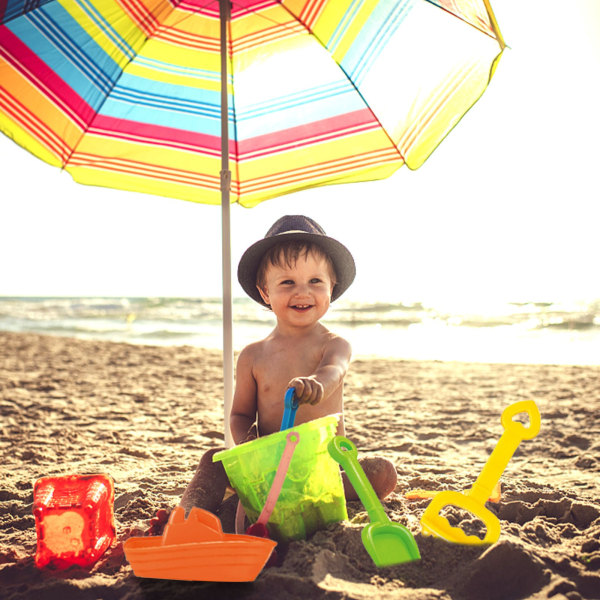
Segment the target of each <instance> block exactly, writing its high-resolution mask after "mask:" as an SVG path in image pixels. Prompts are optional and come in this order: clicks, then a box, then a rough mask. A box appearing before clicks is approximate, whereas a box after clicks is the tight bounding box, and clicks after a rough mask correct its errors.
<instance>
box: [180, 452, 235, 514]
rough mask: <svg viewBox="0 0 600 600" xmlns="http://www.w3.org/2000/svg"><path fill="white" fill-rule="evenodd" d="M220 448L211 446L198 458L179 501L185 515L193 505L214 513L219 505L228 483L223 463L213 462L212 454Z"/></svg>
mask: <svg viewBox="0 0 600 600" xmlns="http://www.w3.org/2000/svg"><path fill="white" fill-rule="evenodd" d="M221 450H223V448H212V449H211V450H208V451H207V452H206V453H205V454H204V456H203V457H202V458H201V459H200V464H199V465H198V468H197V469H196V472H195V473H194V476H193V477H192V480H191V481H190V482H189V483H188V486H187V488H186V489H185V492H183V496H182V497H181V500H180V502H179V506H181V507H183V509H184V510H185V514H186V515H187V514H189V512H190V510H191V509H192V508H193V507H194V506H195V507H197V508H203V509H204V510H208V511H210V512H213V513H214V512H216V510H217V508H219V506H220V505H221V502H222V501H223V497H224V496H225V490H226V488H227V486H228V485H229V479H228V478H227V474H226V473H225V469H224V468H223V463H222V462H220V461H218V462H213V456H214V455H215V454H216V453H217V452H220V451H221Z"/></svg>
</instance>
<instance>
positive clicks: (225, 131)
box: [219, 0, 233, 448]
mask: <svg viewBox="0 0 600 600" xmlns="http://www.w3.org/2000/svg"><path fill="white" fill-rule="evenodd" d="M219 14H220V22H221V230H222V231H221V240H222V241H221V243H222V248H221V252H222V262H223V265H222V268H223V385H224V424H223V426H224V434H225V446H226V447H227V448H231V446H233V439H232V437H231V430H230V428H229V415H230V413H231V405H232V403H233V310H232V299H231V206H230V199H229V192H230V189H231V171H230V170H229V119H228V113H229V107H228V101H227V58H228V57H227V26H228V24H229V16H230V7H229V0H220V2H219Z"/></svg>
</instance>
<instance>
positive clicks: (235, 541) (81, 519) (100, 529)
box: [33, 390, 541, 581]
mask: <svg viewBox="0 0 600 600" xmlns="http://www.w3.org/2000/svg"><path fill="white" fill-rule="evenodd" d="M297 408H298V404H297V402H296V401H295V398H294V395H293V390H288V392H287V393H286V398H285V410H284V415H283V419H282V424H281V431H279V432H276V433H273V434H271V435H268V436H265V437H262V438H259V439H256V440H253V441H251V442H247V443H245V444H241V445H240V446H237V447H235V448H231V449H229V450H224V451H222V452H219V453H217V454H215V456H214V457H213V459H214V460H215V461H222V463H223V466H224V467H225V470H226V472H227V475H228V477H229V480H230V482H231V484H232V486H233V487H234V488H235V490H236V492H237V494H238V497H239V500H240V506H241V507H243V512H242V513H241V514H242V517H243V518H245V516H246V515H247V517H248V518H249V520H250V522H251V525H250V527H248V528H247V530H246V533H239V532H238V533H235V534H228V533H224V532H223V530H222V527H221V522H220V520H219V518H218V517H216V516H215V515H213V514H212V513H210V512H208V511H205V510H202V509H199V508H193V509H192V510H191V511H190V513H189V515H188V517H187V519H186V518H185V514H184V509H183V508H182V507H177V508H176V509H174V510H173V511H172V513H171V515H170V518H169V522H168V524H167V526H166V527H165V530H164V532H163V534H162V536H150V537H131V538H129V539H128V540H126V541H125V543H124V545H123V549H124V551H125V555H126V558H127V560H128V561H129V562H130V564H131V566H132V569H133V572H134V574H135V575H137V576H138V577H151V578H162V579H182V580H194V581H252V580H254V579H255V578H256V577H257V576H258V574H259V573H260V572H261V570H262V569H263V568H264V566H265V565H266V564H268V561H269V559H270V557H271V556H272V554H273V552H274V551H275V547H276V546H277V542H278V541H279V542H287V541H291V540H299V539H305V538H306V537H308V536H309V535H311V534H312V533H314V532H315V531H317V530H318V529H322V528H323V527H325V526H326V525H328V524H330V523H335V522H339V521H343V520H345V519H347V518H348V515H347V512H346V502H345V497H344V489H343V485H342V479H341V473H340V469H339V466H338V463H339V464H340V465H341V466H342V467H343V468H344V471H345V473H346V475H347V476H348V479H349V481H350V483H351V484H352V485H353V487H354V488H355V490H356V492H357V494H358V496H359V498H360V500H361V502H362V503H363V506H364V507H365V509H366V511H367V513H368V516H369V519H370V523H369V524H368V525H366V526H365V527H364V528H363V529H362V531H361V538H362V541H363V545H364V547H365V549H366V550H367V552H368V553H369V555H370V556H371V558H372V560H373V562H374V564H375V565H376V566H378V567H386V566H391V565H396V564H401V563H405V562H410V561H415V560H419V559H420V553H419V549H418V546H417V543H416V541H415V538H414V537H413V535H412V534H411V533H410V531H409V530H408V529H407V528H406V527H404V526H402V525H401V524H399V523H394V522H392V521H391V520H390V519H389V518H388V516H387V515H386V513H385V510H384V508H383V506H382V504H381V502H380V501H379V499H378V498H377V495H376V494H375V492H374V490H373V487H372V486H371V484H370V482H369V480H368V479H367V477H366V475H365V473H364V472H363V470H362V468H361V466H360V464H359V462H358V457H357V453H358V451H357V449H356V446H355V445H354V444H353V443H352V442H351V441H350V440H349V439H347V438H345V437H342V436H336V429H337V423H338V418H339V417H338V415H330V416H327V417H323V418H320V419H316V420H314V421H309V422H307V423H303V424H301V425H298V426H294V421H295V414H296V410H297ZM521 414H525V415H526V416H527V417H528V419H529V423H528V425H524V424H523V423H521V422H519V421H516V420H515V417H516V416H517V415H521ZM540 420H541V419H540V413H539V411H538V409H537V406H536V405H535V403H534V402H533V401H523V402H517V403H515V404H512V405H510V406H508V407H507V408H506V409H505V410H504V412H503V413H502V417H501V422H502V426H503V428H504V432H503V434H502V436H501V438H500V440H499V441H498V444H497V445H496V447H495V449H494V451H493V452H492V453H491V455H490V456H489V458H488V460H487V462H486V464H485V466H484V467H483V469H482V471H481V473H480V475H479V477H478V478H477V480H476V481H475V483H474V484H473V486H472V487H471V489H470V490H468V491H467V492H465V493H461V492H456V491H449V490H448V491H442V492H438V493H436V494H435V495H434V496H433V498H432V500H431V503H430V504H429V506H428V507H427V509H426V510H425V512H424V514H423V516H422V518H421V526H422V531H423V534H425V535H435V536H438V537H441V538H443V539H445V540H447V541H448V542H452V543H458V544H493V543H495V542H496V541H497V540H498V538H499V536H500V522H499V520H498V518H497V517H496V515H494V514H493V513H492V512H491V511H490V510H489V509H487V508H486V507H485V502H486V501H487V500H488V499H489V498H490V495H492V496H493V492H494V489H495V487H497V485H498V481H499V478H500V476H501V475H502V473H503V471H504V469H505V468H506V466H507V464H508V462H509V461H510V459H511V457H512V455H513V454H514V452H515V451H516V449H517V448H518V446H519V444H520V443H521V441H523V440H530V439H532V438H534V437H535V436H536V435H537V434H538V432H539V429H540ZM113 504H114V485H113V481H112V479H111V478H110V477H109V476H108V475H103V474H100V475H71V476H65V477H45V478H42V479H40V480H38V481H37V482H36V484H35V487H34V504H33V512H34V515H35V521H36V532H37V539H38V544H37V552H36V556H35V563H36V565H37V566H38V567H40V568H42V567H45V566H47V565H52V566H56V567H58V568H64V567H68V566H70V565H74V564H75V565H80V566H84V567H88V566H91V565H92V564H93V563H95V562H96V561H97V560H98V559H99V558H100V556H101V555H102V554H103V553H104V552H105V551H106V549H107V548H108V547H110V545H111V544H112V543H113V542H114V540H115V526H114V516H113ZM447 506H456V507H458V508H460V509H462V510H466V511H468V512H470V513H471V514H473V515H475V516H476V517H477V518H478V519H480V520H481V521H483V523H484V525H485V527H486V533H485V536H484V537H483V538H480V537H478V536H474V535H467V534H466V533H465V532H463V531H462V530H461V529H460V528H458V527H452V526H451V525H450V523H449V522H448V520H447V519H446V518H445V517H444V516H443V515H442V514H441V513H442V511H443V509H444V508H445V507H447ZM244 513H245V514H244ZM270 538H272V539H270Z"/></svg>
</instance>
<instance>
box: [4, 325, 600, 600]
mask: <svg viewBox="0 0 600 600" xmlns="http://www.w3.org/2000/svg"><path fill="white" fill-rule="evenodd" d="M345 398H346V404H345V411H346V429H347V436H348V437H349V438H350V439H352V440H353V441H354V442H355V443H356V445H357V447H358V449H359V454H360V455H361V456H368V455H369V454H377V455H383V456H386V457H388V458H389V459H390V460H392V461H393V462H394V464H395V465H396V468H397V472H398V485H397V487H396V489H395V491H394V492H393V493H392V495H391V496H390V497H388V498H387V499H386V500H385V501H384V506H385V510H386V512H387V514H388V516H389V517H390V518H391V519H392V520H393V521H396V522H399V523H402V524H403V525H405V526H407V527H408V528H409V529H410V530H411V531H412V532H413V534H414V535H415V538H416V540H417V544H418V546H419V549H420V552H421V556H422V559H421V560H420V561H418V562H414V563H410V564H405V565H398V566H394V567H387V568H381V569H378V568H377V567H375V565H374V564H373V562H372V561H371V559H370V558H369V556H368V554H367V553H366V551H365V550H364V548H363V545H362V543H361V538H360V532H361V529H362V528H363V527H364V524H365V523H366V522H367V516H366V513H365V511H364V509H363V507H362V505H361V504H360V503H359V502H350V503H348V512H349V517H350V520H349V521H346V522H343V523H337V524H333V525H330V526H329V527H328V528H327V529H326V530H323V531H319V532H317V533H316V534H315V535H313V536H312V537H311V538H310V539H308V540H305V541H300V542H293V543H291V544H289V545H288V546H287V548H283V549H282V550H283V552H282V555H283V563H282V564H281V566H278V567H269V568H266V569H264V570H263V571H262V573H261V574H260V575H259V577H258V578H257V580H256V581H255V582H252V583H243V584H230V583H202V582H175V581H167V580H152V579H141V578H137V577H136V576H135V575H133V572H132V570H131V567H130V566H129V563H128V562H127V560H126V559H125V556H124V553H123V542H124V541H125V540H126V539H128V538H129V537H130V536H134V535H142V534H143V532H144V531H145V530H146V529H147V526H148V520H149V519H150V518H151V517H152V516H154V514H155V513H156V511H157V510H158V509H160V508H170V507H172V506H173V505H175V504H177V502H178V500H179V498H180V497H181V494H182V493H183V491H184V489H185V486H186V484H187V482H188V481H189V479H190V477H191V475H192V474H193V472H194V470H195V468H196V465H197V463H198V460H199V458H200V456H201V455H202V454H203V453H204V452H205V451H206V450H207V449H209V448H216V447H222V445H223V438H222V433H221V432H222V421H223V410H222V375H221V358H220V354H219V353H218V352H212V351H207V350H202V349H197V348H191V347H167V348H163V347H151V346H133V345H127V344H115V343H107V342H95V341H89V342H87V341H77V340H73V339H69V338H60V337H49V336H40V335H34V334H12V333H0V453H1V454H0V456H1V461H2V469H1V473H2V477H1V479H0V592H1V593H0V596H1V597H2V598H3V599H4V598H5V599H6V600H17V599H19V600H22V599H28V598H36V599H37V598H42V599H44V600H48V599H49V600H54V599H56V600H59V599H60V600H68V599H70V598H73V599H77V598H82V599H86V600H87V599H89V600H92V599H97V598H107V599H121V598H122V599H128V600H133V599H138V598H139V599H141V598H157V599H158V598H169V599H179V598H182V599H184V598H209V599H221V598H246V599H252V600H254V599H256V600H258V599H261V598H285V599H290V600H296V599H298V600H300V599H302V600H304V599H306V598H327V599H328V600H329V599H337V598H339V599H341V598H344V599H357V600H358V599H365V600H366V599H368V600H375V599H378V598H381V599H388V598H389V599H393V600H395V599H398V600H404V599H406V600H417V599H419V600H421V599H423V600H434V599H444V600H450V599H452V600H462V599H465V600H471V599H473V600H482V599H491V600H494V599H498V600H510V599H513V598H514V599H517V598H528V599H531V600H533V599H536V600H537V599H543V598H553V599H555V600H561V599H564V598H568V599H570V600H578V599H580V598H600V493H599V482H600V453H599V450H600V367H577V366H544V365H541V366H540V365H488V364H469V363H444V362H416V361H395V360H379V359H372V360H371V359H369V360H355V361H354V362H353V364H352V367H351V370H350V373H349V375H348V378H347V382H346V393H345ZM518 400H534V401H535V402H536V404H537V406H538V407H539V410H540V412H541V415H542V428H541V431H540V433H539V435H538V436H537V437H536V438H535V439H533V440H530V441H524V442H522V444H521V445H520V447H519V449H518V450H517V452H516V453H515V455H514V457H513V459H512V460H511V462H510V463H509V465H508V468H507V469H506V471H505V473H504V475H503V477H502V498H501V501H500V502H499V503H497V504H492V503H488V505H487V506H488V508H490V510H492V512H494V513H495V514H496V515H498V517H499V519H500V522H501V528H502V533H501V537H500V540H499V541H498V542H497V543H496V544H494V545H491V546H484V547H481V546H462V545H456V544H451V543H449V542H446V541H444V540H441V539H438V538H432V537H428V536H424V535H423V534H422V533H421V528H420V522H419V520H420V517H421V515H422V514H423V511H424V510H425V508H426V506H427V505H428V502H429V500H427V499H421V500H410V499H408V498H407V497H406V494H407V493H410V492H411V491H414V490H417V489H427V490H446V489H450V490H457V491H461V490H465V489H468V488H469V487H470V486H471V484H472V483H473V481H474V480H475V479H476V477H477V475H478V474H479V472H480V470H481V468H482V467H483V465H484V463H485V461H486V459H487V457H488V455H489V454H490V452H491V451H492V450H493V448H494V446H495V444H496V442H497V441H498V439H499V438H500V436H501V434H502V426H501V423H500V415H501V413H502V411H503V410H504V408H505V407H506V406H508V405H509V404H512V403H513V402H516V401H518ZM72 473H108V474H109V475H111V477H112V478H113V479H114V481H115V503H114V508H115V519H116V527H117V542H116V543H115V544H114V545H113V546H112V547H111V548H110V549H109V550H108V551H107V552H106V553H105V554H104V556H103V557H102V558H101V559H100V560H99V561H98V562H97V563H96V564H95V565H94V566H93V567H92V568H91V569H83V568H80V567H73V568H70V569H68V570H66V571H56V570H53V569H48V568H46V569H42V570H39V569H37V568H36V567H35V565H34V561H33V556H34V553H35V546H36V536H35V522H34V518H33V515H32V502H33V484H34V482H35V481H36V480H37V479H38V478H40V477H43V476H48V475H60V474H72ZM222 516H223V522H224V524H225V522H226V520H227V518H228V517H227V515H226V514H225V513H223V515H222ZM463 518H466V516H465V515H464V514H463V513H460V512H458V511H456V510H455V511H454V514H451V515H450V519H451V520H453V522H456V523H458V522H460V520H461V519H463ZM463 525H464V523H463ZM471 525H472V524H471Z"/></svg>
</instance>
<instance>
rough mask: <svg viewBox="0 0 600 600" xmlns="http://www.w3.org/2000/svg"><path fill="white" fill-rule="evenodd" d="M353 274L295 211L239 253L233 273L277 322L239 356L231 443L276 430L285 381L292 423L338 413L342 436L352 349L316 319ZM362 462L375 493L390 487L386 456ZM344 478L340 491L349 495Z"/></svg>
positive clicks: (330, 242)
mask: <svg viewBox="0 0 600 600" xmlns="http://www.w3.org/2000/svg"><path fill="white" fill-rule="evenodd" d="M355 274H356V268H355V265H354V259H353V258H352V255H351V254H350V252H349V251H348V249H347V248H346V247H345V246H344V245H342V244H341V243H340V242H338V241H337V240H334V239H333V238H330V237H328V236H327V235H325V231H324V230H323V229H322V227H321V226H320V225H319V224H318V223H316V222H315V221H313V220H312V219H309V218H308V217H304V216H301V215H294V216H285V217H282V218H281V219H279V220H278V221H276V222H275V223H274V225H273V226H272V227H271V228H270V229H269V231H268V232H267V234H266V236H265V237H264V238H263V239H262V240H260V241H258V242H256V243H255V244H253V245H252V246H250V248H248V250H246V252H245V253H244V254H243V256H242V258H241V260H240V263H239V266H238V280H239V282H240V284H241V286H242V288H243V289H244V291H245V292H246V293H247V294H248V295H249V296H250V297H251V298H252V299H254V300H256V301H257V302H259V303H261V304H263V305H264V306H266V307H268V308H270V309H271V310H272V311H273V313H274V314H275V317H276V319H277V324H276V326H275V329H273V331H272V332H271V333H270V334H269V335H268V336H267V337H266V338H265V339H264V340H261V341H259V342H255V343H253V344H250V345H248V346H247V347H246V348H244V349H243V350H242V352H241V354H240V356H239V358H238V362H237V370H236V388H235V394H234V398H233V406H232V410H231V417H230V426H231V433H232V437H233V439H234V441H235V443H236V444H240V443H243V442H246V441H248V440H251V439H253V438H255V437H257V436H263V435H268V434H270V433H274V432H276V431H279V427H280V425H281V418H282V414H283V396H284V394H285V391H286V389H288V388H290V387H293V388H294V389H295V391H296V398H297V399H298V404H299V407H298V412H297V413H296V421H295V422H296V423H297V424H300V423H305V422H306V421H311V420H313V419H317V418H319V417H323V416H325V415H328V414H332V413H340V415H341V417H340V421H339V423H338V431H337V433H338V435H344V433H345V428H344V417H343V409H344V407H343V383H344V377H345V376H346V372H347V370H348V365H349V363H350V356H351V348H350V344H349V343H348V342H347V341H346V340H345V339H343V338H341V337H339V336H338V335H335V334H334V333H332V332H330V331H329V330H328V329H327V328H326V327H324V326H323V325H322V324H321V323H320V319H321V318H322V317H323V316H324V315H325V314H326V312H327V310H328V309H329V304H330V302H331V301H333V300H336V299H337V298H339V297H340V296H341V295H342V294H343V293H344V292H345V291H346V289H347V288H348V287H349V286H350V284H351V283H352V281H353V280H354V276H355ZM361 465H362V467H363V469H364V470H365V473H366V475H367V477H368V478H369V480H370V481H371V484H372V485H373V488H374V489H375V492H376V493H377V495H378V496H379V497H380V498H385V497H386V496H387V495H388V494H389V493H390V492H392V491H393V489H394V488H395V486H396V480H397V476H396V470H395V468H394V466H393V464H392V463H390V462H389V461H388V460H386V459H383V458H379V457H375V458H370V459H363V460H361ZM343 479H344V489H345V492H346V498H348V499H349V500H351V499H356V498H357V495H356V493H355V492H354V490H353V489H352V487H351V486H350V485H349V483H348V481H347V480H346V477H345V476H344V477H343Z"/></svg>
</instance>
